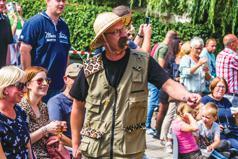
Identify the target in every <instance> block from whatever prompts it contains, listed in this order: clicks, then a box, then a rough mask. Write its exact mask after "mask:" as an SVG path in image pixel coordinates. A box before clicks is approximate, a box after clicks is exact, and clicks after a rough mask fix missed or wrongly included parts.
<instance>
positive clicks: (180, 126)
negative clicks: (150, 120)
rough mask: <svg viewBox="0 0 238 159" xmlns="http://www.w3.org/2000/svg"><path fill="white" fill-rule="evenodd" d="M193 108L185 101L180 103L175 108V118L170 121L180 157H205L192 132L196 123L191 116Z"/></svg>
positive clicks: (196, 126) (185, 158) (186, 158)
mask: <svg viewBox="0 0 238 159" xmlns="http://www.w3.org/2000/svg"><path fill="white" fill-rule="evenodd" d="M192 114H193V108H191V107H190V106H189V105H187V104H186V103H180V104H179V106H178V109H177V118H176V119H175V120H174V121H173V122H172V131H173V133H174V134H175V135H176V137H177V139H178V152H179V158H180V159H206V157H204V156H202V154H201V152H200V150H199V147H198V145H197V142H196V139H195V137H194V136H193V132H196V131H197V130H198V125H197V122H196V120H195V119H194V117H193V115H192Z"/></svg>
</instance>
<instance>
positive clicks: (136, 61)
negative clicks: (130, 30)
mask: <svg viewBox="0 0 238 159" xmlns="http://www.w3.org/2000/svg"><path fill="white" fill-rule="evenodd" d="M148 59H149V55H147V54H145V53H138V52H135V51H133V50H131V53H130V57H129V61H128V64H127V67H126V70H125V72H124V74H123V76H122V79H121V81H120V83H119V85H118V87H117V89H115V88H113V87H111V86H110V85H109V84H108V81H107V79H106V74H105V70H104V69H103V65H102V59H101V56H98V57H95V58H94V59H92V60H91V61H89V62H88V63H86V64H85V67H84V72H85V76H86V78H87V82H88V84H89V89H88V96H87V98H86V104H85V107H86V116H85V121H84V126H83V129H82V131H81V135H82V140H81V145H80V149H81V152H82V154H83V155H84V156H86V157H89V158H108V157H109V153H110V140H111V136H112V135H111V131H112V129H113V128H112V121H113V107H114V106H115V109H114V110H115V113H114V114H115V115H114V117H115V126H114V142H113V154H114V158H133V157H132V156H133V155H136V154H143V152H144V150H145V121H146V113H147V98H148V93H147V77H148V71H147V70H148ZM109 67H110V66H109ZM129 156H130V157H129Z"/></svg>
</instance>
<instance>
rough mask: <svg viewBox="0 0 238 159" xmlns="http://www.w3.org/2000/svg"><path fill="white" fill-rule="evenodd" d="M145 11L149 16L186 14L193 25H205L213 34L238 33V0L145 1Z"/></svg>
mask: <svg viewBox="0 0 238 159" xmlns="http://www.w3.org/2000/svg"><path fill="white" fill-rule="evenodd" d="M131 1H134V0H131ZM147 10H148V12H149V13H150V14H153V13H154V12H155V11H157V12H159V13H175V14H180V15H182V14H183V13H188V14H189V15H190V16H191V18H192V22H193V24H206V25H207V26H208V28H209V29H212V31H213V33H215V32H218V31H219V32H221V33H222V35H224V34H226V33H230V32H232V33H237V32H238V28H237V25H238V22H237V18H238V16H237V14H238V0H147Z"/></svg>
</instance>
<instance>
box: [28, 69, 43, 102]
mask: <svg viewBox="0 0 238 159" xmlns="http://www.w3.org/2000/svg"><path fill="white" fill-rule="evenodd" d="M25 72H26V82H30V81H31V80H32V79H33V78H34V77H35V76H36V75H37V74H38V73H40V72H45V73H46V75H47V70H46V69H45V68H43V67H40V66H31V67H28V68H27V69H25ZM25 97H26V99H29V89H27V92H26V94H25Z"/></svg>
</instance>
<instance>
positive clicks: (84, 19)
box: [18, 0, 221, 50]
mask: <svg viewBox="0 0 238 159" xmlns="http://www.w3.org/2000/svg"><path fill="white" fill-rule="evenodd" d="M18 1H19V3H20V4H21V5H22V7H23V11H24V17H25V18H26V19H28V18H29V17H31V16H33V15H35V14H36V13H38V12H41V11H42V10H44V9H45V0H31V1H29V0H18ZM110 10H111V7H105V6H94V5H79V4H77V3H69V4H68V5H67V7H66V9H65V12H64V15H63V16H62V17H63V18H64V19H65V21H66V22H67V23H68V25H69V28H70V33H71V43H72V46H73V47H74V48H75V49H77V50H88V48H89V44H90V42H91V40H92V39H93V37H94V31H93V21H94V20H95V17H96V15H97V14H98V13H101V12H104V11H110ZM144 20H145V14H144V13H141V12H136V11H135V12H134V13H133V25H134V26H135V27H136V28H139V25H140V24H142V23H144ZM151 23H152V25H153V35H152V42H157V41H161V40H162V39H163V38H164V36H165V34H166V32H167V31H168V30H170V29H173V30H176V31H178V33H179V35H180V37H181V39H183V40H189V39H191V38H192V37H194V36H200V37H202V38H203V39H204V40H205V39H207V38H209V37H215V38H218V39H221V38H220V35H219V34H218V35H216V34H212V31H211V30H208V29H207V27H206V25H192V24H182V23H175V24H164V23H161V22H160V21H159V19H158V18H151Z"/></svg>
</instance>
